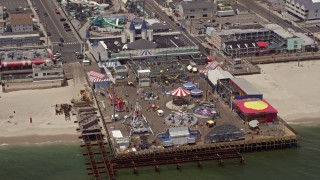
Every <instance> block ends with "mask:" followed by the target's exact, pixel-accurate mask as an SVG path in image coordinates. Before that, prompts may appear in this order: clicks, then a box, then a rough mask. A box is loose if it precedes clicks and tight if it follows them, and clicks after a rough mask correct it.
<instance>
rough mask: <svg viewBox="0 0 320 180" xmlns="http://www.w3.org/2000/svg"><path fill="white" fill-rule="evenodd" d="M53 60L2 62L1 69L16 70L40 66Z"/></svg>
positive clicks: (0, 63)
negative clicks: (17, 68)
mask: <svg viewBox="0 0 320 180" xmlns="http://www.w3.org/2000/svg"><path fill="white" fill-rule="evenodd" d="M49 62H51V60H26V61H10V62H0V67H4V68H15V67H23V66H32V65H33V64H35V65H39V64H44V63H49Z"/></svg>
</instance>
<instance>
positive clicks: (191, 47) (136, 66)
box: [88, 21, 205, 78]
mask: <svg viewBox="0 0 320 180" xmlns="http://www.w3.org/2000/svg"><path fill="white" fill-rule="evenodd" d="M135 26H136V25H135V24H134V22H133V21H131V23H130V26H129V27H128V28H127V29H125V30H124V31H123V32H122V34H121V35H120V36H111V37H103V38H90V39H89V40H88V41H89V50H90V52H91V53H92V55H93V56H94V58H95V59H96V60H97V61H98V62H99V63H98V65H99V67H100V69H101V70H103V71H106V69H109V70H110V71H111V70H112V67H113V66H120V65H121V64H127V63H128V64H129V67H130V68H131V69H132V70H133V72H134V73H135V75H136V76H137V77H138V72H137V71H138V70H145V69H150V70H151V72H150V78H157V76H159V75H160V74H161V75H172V76H174V77H176V75H178V74H182V73H183V72H184V66H183V65H182V64H181V63H179V60H178V58H177V57H178V56H179V55H191V54H199V47H198V46H197V45H196V44H194V43H193V42H192V41H191V40H190V39H189V38H188V37H187V36H186V35H185V34H183V33H181V32H160V33H154V32H153V30H152V29H149V26H148V25H147V23H146V21H142V24H141V28H140V29H139V30H136V27H135ZM203 59H205V57H203ZM106 66H111V67H106ZM160 72H161V73H160Z"/></svg>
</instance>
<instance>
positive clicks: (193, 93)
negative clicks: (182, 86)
mask: <svg viewBox="0 0 320 180" xmlns="http://www.w3.org/2000/svg"><path fill="white" fill-rule="evenodd" d="M202 93H203V91H202V90H201V89H198V88H195V89H192V90H191V96H202Z"/></svg>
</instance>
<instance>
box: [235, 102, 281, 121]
mask: <svg viewBox="0 0 320 180" xmlns="http://www.w3.org/2000/svg"><path fill="white" fill-rule="evenodd" d="M233 104H234V110H235V111H236V112H237V113H238V114H239V116H240V117H241V118H242V119H243V120H245V121H246V122H249V121H251V120H258V121H259V123H265V122H272V121H274V120H275V119H276V118H277V114H278V111H277V110H276V109H275V108H274V107H272V106H271V105H270V104H269V103H268V102H267V101H265V100H243V101H234V103H233Z"/></svg>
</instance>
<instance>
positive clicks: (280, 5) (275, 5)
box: [265, 0, 286, 11]
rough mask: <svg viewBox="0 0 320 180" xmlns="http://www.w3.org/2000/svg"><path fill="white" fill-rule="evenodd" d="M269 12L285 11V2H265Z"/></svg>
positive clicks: (271, 0)
mask: <svg viewBox="0 0 320 180" xmlns="http://www.w3.org/2000/svg"><path fill="white" fill-rule="evenodd" d="M265 2H266V3H267V4H268V5H269V8H270V10H273V11H283V10H284V9H285V4H286V3H285V0H265Z"/></svg>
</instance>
